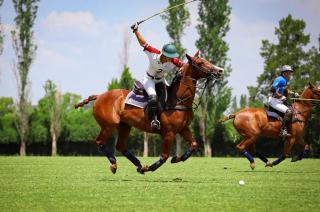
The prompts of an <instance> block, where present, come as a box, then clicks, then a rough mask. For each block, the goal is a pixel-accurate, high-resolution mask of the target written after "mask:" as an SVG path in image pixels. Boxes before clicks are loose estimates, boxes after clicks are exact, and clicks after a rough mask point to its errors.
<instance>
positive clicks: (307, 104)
mask: <svg viewBox="0 0 320 212" xmlns="http://www.w3.org/2000/svg"><path fill="white" fill-rule="evenodd" d="M310 90H311V92H312V93H313V94H314V95H316V96H319V97H320V94H319V93H318V92H319V91H318V90H315V89H314V88H312V89H310ZM315 100H316V99H315ZM297 101H299V100H297ZM299 102H300V104H302V105H305V106H306V107H312V108H314V107H319V103H317V102H310V103H308V102H304V101H299ZM294 110H295V111H296V113H295V114H296V115H298V114H301V115H302V114H304V113H306V112H307V111H309V109H306V110H304V111H299V110H297V109H296V108H294Z"/></svg>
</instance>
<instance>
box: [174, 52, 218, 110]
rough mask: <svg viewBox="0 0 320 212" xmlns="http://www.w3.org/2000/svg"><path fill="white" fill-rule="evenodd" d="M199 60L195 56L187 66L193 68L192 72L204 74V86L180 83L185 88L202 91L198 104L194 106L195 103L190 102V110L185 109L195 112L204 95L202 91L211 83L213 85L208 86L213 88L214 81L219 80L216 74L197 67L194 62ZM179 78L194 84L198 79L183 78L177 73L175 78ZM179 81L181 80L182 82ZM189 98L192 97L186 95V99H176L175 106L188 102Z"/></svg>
mask: <svg viewBox="0 0 320 212" xmlns="http://www.w3.org/2000/svg"><path fill="white" fill-rule="evenodd" d="M198 59H199V56H196V57H195V58H194V59H193V60H192V61H189V65H190V66H191V67H192V68H193V71H201V72H203V73H205V74H206V77H204V79H205V80H204V86H203V85H201V87H200V86H199V85H193V84H192V85H190V84H187V83H184V82H183V81H181V82H180V83H183V84H184V85H185V86H187V87H193V88H196V89H197V88H199V89H202V92H201V95H200V97H199V102H198V103H197V104H196V103H194V102H192V105H193V106H192V108H187V109H194V110H196V109H197V108H198V107H199V105H200V104H201V100H202V96H203V94H204V91H205V90H206V88H207V86H208V84H209V83H210V82H211V81H213V83H212V85H211V86H210V88H211V87H213V86H214V85H215V83H216V81H217V79H218V78H219V76H218V74H215V73H213V72H212V71H210V70H208V69H205V68H203V67H202V66H199V65H198V64H197V63H196V62H197V60H198ZM179 75H180V76H181V77H182V79H183V78H187V77H188V78H190V79H191V80H192V81H194V82H196V81H197V80H198V79H196V78H193V77H190V76H183V75H182V74H181V73H180V72H178V73H177V75H176V76H179ZM182 79H181V80H182ZM190 98H192V96H190V95H188V96H186V97H184V98H178V99H177V100H178V101H177V104H179V103H184V102H186V101H188V100H189V99H190Z"/></svg>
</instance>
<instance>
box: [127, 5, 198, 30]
mask: <svg viewBox="0 0 320 212" xmlns="http://www.w3.org/2000/svg"><path fill="white" fill-rule="evenodd" d="M194 1H197V0H192V1H187V2H184V3H181V4H177V5H174V6H172V7H169V8H167V9H164V10H162V11H160V12H158V13H156V14H154V15H152V16H149V17H147V18H145V19H143V20H142V21H138V22H136V23H137V24H138V25H140V24H141V23H143V22H145V21H147V20H149V19H151V18H153V17H155V16H157V15H160V14H162V13H165V12H167V11H169V10H172V9H174V8H177V7H180V6H182V5H186V4H189V3H191V2H194ZM136 23H134V24H133V25H132V26H131V29H132V30H133V28H134V26H135V24H136Z"/></svg>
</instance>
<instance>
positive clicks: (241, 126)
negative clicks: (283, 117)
mask: <svg viewBox="0 0 320 212" xmlns="http://www.w3.org/2000/svg"><path fill="white" fill-rule="evenodd" d="M299 99H300V100H297V101H296V102H294V103H293V105H292V108H293V110H294V118H293V120H292V124H291V137H288V138H286V139H285V144H284V150H283V155H281V156H280V157H279V158H278V159H277V160H275V161H273V162H272V163H271V162H270V161H269V160H268V159H267V158H266V157H265V156H263V155H262V154H261V153H259V152H257V151H256V144H255V142H256V139H257V137H258V136H259V135H263V136H266V137H269V138H278V137H279V132H280V128H281V121H278V120H276V119H270V118H268V116H267V113H266V111H265V110H264V109H258V108H245V109H243V110H241V111H239V112H237V113H235V114H231V115H229V116H227V117H225V118H224V119H222V120H221V122H224V121H226V120H229V119H234V121H233V126H234V127H235V128H236V129H237V131H238V132H239V133H240V134H241V135H242V136H243V137H244V140H243V141H242V142H241V143H239V144H238V145H237V149H238V150H239V151H241V152H242V154H243V155H244V156H245V157H246V158H247V159H248V160H249V162H250V167H251V168H252V169H254V168H255V162H254V159H253V157H252V156H251V154H253V155H256V156H257V157H258V158H260V159H261V160H262V161H263V162H265V163H266V166H269V167H272V166H275V165H277V164H279V163H280V162H282V161H283V160H284V159H285V158H286V157H288V156H289V153H290V152H291V148H292V146H293V145H294V144H295V143H297V144H300V145H301V146H303V147H304V150H303V151H302V152H301V153H300V155H299V156H298V157H295V158H293V160H292V162H295V161H297V160H301V159H302V158H303V157H304V156H305V155H306V154H307V153H308V151H309V145H307V144H306V143H305V142H304V139H303V136H304V128H305V125H306V123H305V122H306V120H307V118H308V116H309V114H310V112H311V109H312V103H311V102H310V101H304V100H306V99H308V100H312V99H315V100H319V99H320V88H317V87H316V86H314V85H313V84H311V83H309V85H308V87H307V88H305V89H304V91H303V92H302V94H301V95H300V98H299ZM303 99H304V100H303Z"/></svg>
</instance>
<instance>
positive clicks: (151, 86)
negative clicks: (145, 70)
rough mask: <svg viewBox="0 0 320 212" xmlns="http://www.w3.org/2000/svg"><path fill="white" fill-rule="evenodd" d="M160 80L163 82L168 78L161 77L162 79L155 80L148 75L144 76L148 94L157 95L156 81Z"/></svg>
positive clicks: (144, 85)
mask: <svg viewBox="0 0 320 212" xmlns="http://www.w3.org/2000/svg"><path fill="white" fill-rule="evenodd" d="M159 82H163V83H166V80H165V79H164V78H162V79H160V80H154V79H152V78H150V77H149V76H148V75H145V76H144V78H143V87H144V89H146V91H147V93H148V95H149V96H150V95H157V93H156V88H155V87H156V86H155V84H156V83H159Z"/></svg>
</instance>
